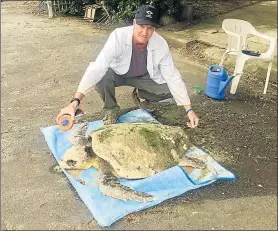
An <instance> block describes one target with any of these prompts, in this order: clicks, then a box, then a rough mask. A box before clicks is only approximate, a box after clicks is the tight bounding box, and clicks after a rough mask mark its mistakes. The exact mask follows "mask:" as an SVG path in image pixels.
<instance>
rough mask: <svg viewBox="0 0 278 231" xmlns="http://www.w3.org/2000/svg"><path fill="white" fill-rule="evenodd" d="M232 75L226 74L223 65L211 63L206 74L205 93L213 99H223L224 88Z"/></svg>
mask: <svg viewBox="0 0 278 231" xmlns="http://www.w3.org/2000/svg"><path fill="white" fill-rule="evenodd" d="M233 78H234V76H230V77H229V76H228V74H227V71H226V69H225V68H224V67H221V66H218V65H211V66H210V68H209V71H208V74H207V83H206V90H205V94H206V95H207V96H209V97H210V98H213V99H224V98H225V93H226V91H225V90H226V88H227V87H228V85H229V83H230V82H231V81H232V79H233Z"/></svg>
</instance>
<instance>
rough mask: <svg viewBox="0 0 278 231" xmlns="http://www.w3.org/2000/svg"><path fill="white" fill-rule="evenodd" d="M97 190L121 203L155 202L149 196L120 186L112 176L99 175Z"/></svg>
mask: <svg viewBox="0 0 278 231" xmlns="http://www.w3.org/2000/svg"><path fill="white" fill-rule="evenodd" d="M98 188H99V190H100V191H101V193H103V194H104V195H106V196H109V197H113V198H115V199H119V200H123V201H128V200H134V201H138V202H149V201H153V200H155V198H154V197H153V196H152V195H150V194H147V193H144V192H138V191H135V190H134V189H132V188H130V187H127V186H125V185H122V184H120V183H119V182H118V181H117V178H116V177H115V176H112V175H101V176H100V178H99V179H98Z"/></svg>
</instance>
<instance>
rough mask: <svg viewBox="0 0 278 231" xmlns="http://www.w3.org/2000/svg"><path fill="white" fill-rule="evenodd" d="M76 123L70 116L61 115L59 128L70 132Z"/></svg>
mask: <svg viewBox="0 0 278 231" xmlns="http://www.w3.org/2000/svg"><path fill="white" fill-rule="evenodd" d="M73 124H74V121H73V120H72V119H71V116H70V115H69V114H65V115H61V116H60V117H59V118H58V127H59V128H60V130H62V131H68V130H70V129H71V128H72V127H73Z"/></svg>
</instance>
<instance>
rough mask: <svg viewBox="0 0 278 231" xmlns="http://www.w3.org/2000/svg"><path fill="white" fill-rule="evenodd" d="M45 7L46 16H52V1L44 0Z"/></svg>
mask: <svg viewBox="0 0 278 231" xmlns="http://www.w3.org/2000/svg"><path fill="white" fill-rule="evenodd" d="M46 4H47V9H48V18H53V8H52V2H51V1H46Z"/></svg>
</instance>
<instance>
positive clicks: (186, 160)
mask: <svg viewBox="0 0 278 231" xmlns="http://www.w3.org/2000/svg"><path fill="white" fill-rule="evenodd" d="M179 165H180V166H182V167H192V168H199V169H203V168H205V167H206V163H205V162H204V161H202V160H200V159H197V158H196V157H189V156H183V158H182V159H180V161H179Z"/></svg>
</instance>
